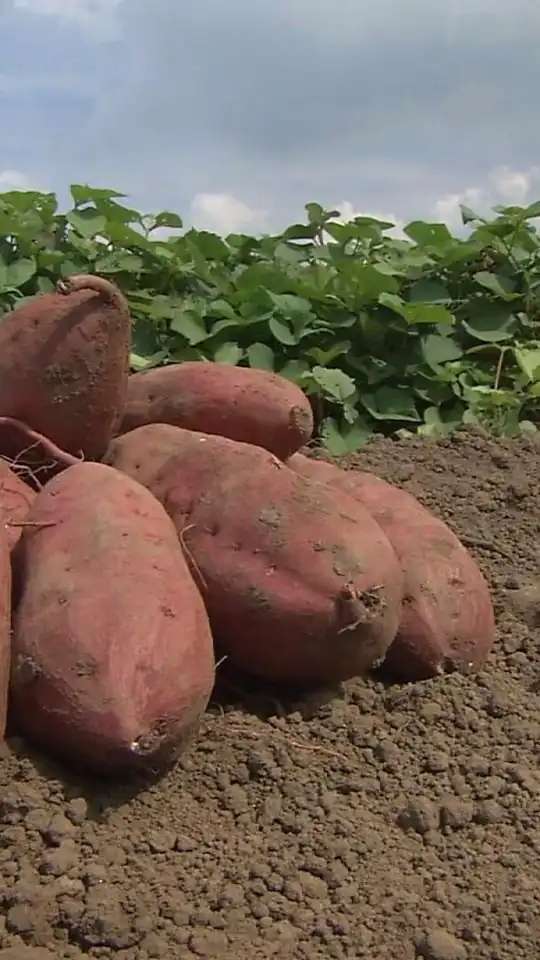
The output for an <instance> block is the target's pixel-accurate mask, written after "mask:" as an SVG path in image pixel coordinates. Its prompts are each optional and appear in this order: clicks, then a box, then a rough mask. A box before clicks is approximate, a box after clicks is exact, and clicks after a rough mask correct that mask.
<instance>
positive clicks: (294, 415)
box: [118, 361, 313, 460]
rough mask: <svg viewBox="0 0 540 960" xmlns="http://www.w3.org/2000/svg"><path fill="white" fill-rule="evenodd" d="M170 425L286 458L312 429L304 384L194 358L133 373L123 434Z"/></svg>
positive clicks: (125, 411) (308, 437)
mask: <svg viewBox="0 0 540 960" xmlns="http://www.w3.org/2000/svg"><path fill="white" fill-rule="evenodd" d="M147 423H169V424H172V425H173V426H177V427H184V428H185V429H187V430H198V431H201V432H203V433H211V434H218V435H220V436H223V437H229V439H231V440H238V441H241V442H243V443H251V444H256V445H258V446H261V447H265V449H267V450H270V452H271V453H274V454H275V455H276V456H277V457H280V458H281V459H282V460H283V459H285V458H286V457H288V456H290V455H291V454H292V453H294V452H295V451H296V450H299V449H300V447H302V446H304V444H306V443H307V442H308V441H309V440H310V439H311V436H312V433H313V413H312V410H311V405H310V403H309V400H308V399H307V397H306V396H305V395H304V394H303V393H302V391H301V390H300V388H299V387H298V386H296V385H295V384H294V383H291V382H290V381H289V380H286V379H285V377H281V376H279V375H278V374H275V373H269V372H268V371H266V370H257V369H249V368H246V367H231V366H227V365H224V364H219V363H206V362H204V361H192V362H188V363H177V364H171V365H170V366H166V367H159V368H155V369H153V370H143V371H141V372H140V373H134V374H132V375H131V376H130V378H129V382H128V396H127V402H126V406H125V410H124V416H123V420H122V424H121V426H120V429H119V431H118V432H119V433H127V432H128V431H129V430H134V429H136V428H137V427H140V426H143V425H145V424H147Z"/></svg>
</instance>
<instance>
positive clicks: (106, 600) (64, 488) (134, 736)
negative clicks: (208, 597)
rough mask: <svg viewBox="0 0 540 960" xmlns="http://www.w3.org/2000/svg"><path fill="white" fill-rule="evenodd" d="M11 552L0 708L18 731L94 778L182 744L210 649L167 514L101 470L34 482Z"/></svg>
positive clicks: (204, 685) (206, 675)
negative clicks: (36, 489) (15, 592)
mask: <svg viewBox="0 0 540 960" xmlns="http://www.w3.org/2000/svg"><path fill="white" fill-rule="evenodd" d="M29 519H30V520H32V521H33V522H34V523H35V524H36V526H34V527H27V528H25V530H24V532H23V534H22V537H21V539H20V541H19V543H18V545H17V547H16V550H15V551H14V565H15V566H16V568H17V569H18V571H19V573H20V579H21V582H22V583H23V585H24V586H23V590H22V596H21V598H20V602H19V604H18V608H17V611H16V614H15V617H14V626H13V651H12V670H11V693H10V706H11V712H12V714H13V718H14V723H15V725H16V726H18V728H19V729H20V730H21V732H22V733H23V735H25V736H27V737H28V738H29V739H31V740H34V741H35V742H36V743H38V744H40V745H42V746H45V747H46V749H47V750H48V751H49V752H52V753H56V754H57V755H58V756H60V757H61V758H63V759H66V760H69V761H71V762H75V763H80V764H81V765H84V766H86V767H87V768H89V769H93V770H94V771H96V772H98V773H107V772H111V773H114V772H116V773H117V772H119V771H124V770H125V771H127V772H129V770H130V769H136V768H152V769H153V768H156V767H159V766H161V765H162V764H163V763H167V762H169V761H170V760H171V759H174V758H175V757H176V756H177V755H178V753H179V752H180V751H181V750H182V749H183V748H184V746H185V745H186V743H187V742H188V741H189V740H190V739H191V737H192V735H193V733H194V731H195V730H196V728H197V726H198V722H199V720H200V717H201V715H202V713H203V711H204V709H205V707H206V704H207V701H208V698H209V696H210V693H211V690H212V685H213V678H214V659H213V644H212V637H211V634H210V628H209V623H208V618H207V615H206V611H205V609H204V605H203V602H202V599H201V596H200V593H199V591H198V590H197V588H196V586H195V584H194V582H193V579H192V577H191V575H190V573H189V570H188V567H187V564H186V561H185V559H184V555H183V552H182V548H181V546H180V544H179V542H178V538H177V535H176V532H175V529H174V526H173V524H172V523H171V521H170V519H169V518H168V517H167V515H166V514H165V512H164V510H163V508H162V507H161V505H160V504H159V503H158V502H157V500H155V499H154V497H153V496H152V495H151V494H150V493H149V491H148V490H146V489H145V488H144V487H142V486H141V485H140V484H138V483H137V482H136V481H134V480H131V479H130V478H128V477H127V476H125V475H123V474H121V473H119V472H117V471H115V470H113V469H112V468H110V467H108V466H105V465H103V464H96V463H84V464H80V465H78V466H74V467H69V468H68V469H67V470H65V471H64V472H63V473H61V474H59V475H57V476H56V477H55V478H54V479H53V480H51V481H49V483H48V484H47V485H46V486H45V487H44V488H43V490H42V491H41V492H40V493H39V494H38V496H37V497H36V500H35V501H34V504H33V507H32V509H31V511H30V514H29Z"/></svg>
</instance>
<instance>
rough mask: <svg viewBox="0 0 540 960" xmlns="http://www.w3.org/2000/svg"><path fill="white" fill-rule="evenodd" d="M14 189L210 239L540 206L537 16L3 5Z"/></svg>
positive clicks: (411, 7)
mask: <svg viewBox="0 0 540 960" xmlns="http://www.w3.org/2000/svg"><path fill="white" fill-rule="evenodd" d="M0 36H1V38H2V62H1V66H0V123H1V129H2V140H1V142H0V189H8V188H11V187H13V186H15V187H25V186H32V187H34V186H36V187H39V188H43V189H52V190H55V191H57V193H58V194H59V197H60V198H61V200H62V202H66V201H67V188H68V186H69V184H70V183H72V182H87V183H91V184H93V185H96V186H107V187H114V188H116V189H119V190H122V191H123V192H125V193H127V194H129V196H130V202H131V203H133V204H134V205H135V206H137V207H138V208H139V209H144V210H158V209H162V208H169V209H173V210H176V211H177V212H179V213H180V214H181V215H182V216H184V217H185V219H186V220H187V221H194V222H195V223H196V224H197V225H198V226H202V227H207V228H209V229H216V230H220V231H227V230H237V229H239V230H246V231H248V232H249V231H253V232H257V231H259V230H266V229H275V228H279V227H280V226H283V225H285V224H286V223H289V222H291V221H292V220H294V219H298V218H299V217H301V216H302V212H303V204H304V203H306V202H307V201H310V200H318V201H319V202H320V203H322V204H324V205H327V206H336V207H338V208H340V209H341V210H342V211H343V214H344V215H345V216H348V215H351V214H352V213H355V212H356V213H360V212H361V213H372V214H378V215H383V216H388V217H390V218H391V219H394V220H395V221H396V222H398V223H399V222H401V221H407V220H410V219H415V218H418V217H422V218H434V219H438V220H442V219H444V220H446V221H447V222H449V223H450V224H451V225H452V226H455V225H456V224H457V222H458V217H459V213H458V206H459V202H460V201H464V202H466V203H468V204H469V205H471V206H473V207H476V208H478V209H480V210H487V209H489V207H490V206H491V205H492V204H493V203H501V202H503V203H504V202H508V203H514V202H515V203H525V202H528V201H529V200H531V199H539V198H540V123H539V122H538V119H537V91H538V90H539V89H540V43H539V41H540V3H539V2H538V0H513V3H512V4H509V3H505V2H503V0H447V2H446V3H445V4H444V5H443V4H437V3H434V2H433V0H0Z"/></svg>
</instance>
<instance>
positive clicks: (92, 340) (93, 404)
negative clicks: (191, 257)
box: [0, 275, 131, 459]
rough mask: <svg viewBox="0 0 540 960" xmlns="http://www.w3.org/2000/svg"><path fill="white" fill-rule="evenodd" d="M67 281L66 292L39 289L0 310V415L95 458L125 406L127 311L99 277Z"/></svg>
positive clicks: (129, 338)
mask: <svg viewBox="0 0 540 960" xmlns="http://www.w3.org/2000/svg"><path fill="white" fill-rule="evenodd" d="M66 284H67V286H66V290H67V291H68V292H66V293H46V294H43V295H41V296H39V297H37V298H36V299H35V300H33V301H31V302H30V303H28V304H25V306H23V307H20V308H19V309H17V310H14V311H12V312H11V313H8V314H5V315H4V316H3V317H2V322H1V323H0V357H1V360H0V416H6V417H14V418H16V419H18V420H22V421H24V422H25V423H26V424H27V425H28V426H29V427H31V428H33V429H34V430H37V431H38V432H39V433H42V434H44V436H46V437H48V438H49V439H50V440H52V441H53V442H54V443H56V444H58V446H59V447H61V448H62V449H64V450H66V451H68V452H69V453H72V454H75V455H78V454H79V453H83V454H84V456H85V457H87V458H88V459H99V458H101V457H102V456H103V454H104V453H105V450H106V449H107V446H108V443H109V441H110V439H111V437H112V436H113V435H114V432H115V430H116V427H117V425H118V422H119V418H120V416H121V412H122V410H123V408H124V403H125V399H126V391H127V381H128V374H129V353H130V343H131V319H130V316H129V313H128V310H127V306H126V303H125V301H124V299H123V297H122V296H121V294H120V293H119V291H118V290H117V288H116V287H115V286H114V285H113V284H111V283H110V282H109V281H108V280H105V279H104V278H103V277H95V276H86V275H81V276H79V277H71V278H69V280H67V281H66ZM69 291H71V292H69Z"/></svg>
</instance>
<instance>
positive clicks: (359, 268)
mask: <svg viewBox="0 0 540 960" xmlns="http://www.w3.org/2000/svg"><path fill="white" fill-rule="evenodd" d="M71 196H72V201H73V206H72V209H71V210H69V211H67V212H60V211H59V210H58V204H57V199H56V197H55V195H54V194H52V193H38V192H36V191H25V192H22V191H11V192H7V193H2V194H0V311H2V312H6V311H8V310H12V309H14V308H15V307H17V306H19V305H21V304H22V303H24V302H25V300H27V299H28V298H31V297H34V296H35V295H36V294H39V293H44V292H47V291H50V290H53V289H54V285H55V282H56V280H57V279H58V278H59V277H60V276H62V275H69V274H73V273H98V274H102V275H104V276H108V277H110V278H111V279H112V280H114V281H115V283H117V284H118V286H119V287H120V288H121V290H122V291H123V292H124V294H125V295H126V297H127V299H128V301H129V305H130V309H131V313H132V317H133V322H134V337H133V354H132V357H131V362H132V368H133V370H142V369H145V368H148V367H151V366H157V365H160V364H165V363H171V362H182V361H185V360H190V359H208V360H214V361H217V362H218V363H225V364H233V365H247V366H252V367H261V368H263V369H266V370H273V371H276V372H279V373H281V374H282V375H283V376H285V377H288V378H290V379H291V380H294V381H295V382H297V383H298V384H300V385H301V386H302V388H303V389H304V390H305V391H306V392H307V393H308V395H309V396H310V397H311V399H312V403H313V407H314V410H315V413H316V418H317V430H318V435H319V436H320V438H321V439H322V441H323V442H324V443H325V444H326V445H327V446H328V448H329V449H330V450H331V451H332V452H334V453H341V452H347V451H351V450H355V449H357V448H359V447H361V446H362V444H363V443H365V442H366V440H367V439H368V438H369V437H370V435H371V434H372V433H373V432H383V433H387V434H395V433H414V434H420V435H425V436H444V435H446V434H448V433H450V432H451V431H452V430H454V429H456V427H458V426H459V425H460V424H471V423H475V424H481V425H483V426H484V427H487V428H488V429H490V430H491V431H492V432H493V433H495V434H497V435H501V436H514V435H516V434H518V433H520V432H522V431H534V430H536V429H537V426H538V422H539V420H540V417H539V411H540V236H539V234H538V232H537V230H536V227H535V223H534V221H535V220H536V218H538V217H540V203H534V204H531V205H530V206H528V207H516V206H511V207H496V208H495V210H494V214H495V216H494V218H492V219H490V220H487V219H485V218H482V217H481V216H479V215H478V214H476V213H474V211H472V210H470V209H469V208H467V207H462V217H463V222H464V224H466V225H467V227H468V231H469V232H468V235H467V236H466V237H455V236H453V235H452V234H451V233H450V231H449V230H448V229H447V227H446V226H445V225H444V224H441V223H425V222H423V221H419V220H418V221H413V222H411V223H409V224H408V225H407V226H406V227H405V228H404V237H403V238H401V239H395V238H393V237H390V236H388V235H387V234H388V231H389V230H390V229H391V228H393V227H394V224H392V223H389V222H385V221H381V220H377V219H375V218H372V217H356V218H355V219H353V220H351V221H349V222H347V223H343V222H341V221H340V220H339V214H338V211H336V210H324V209H323V207H321V206H320V205H319V204H317V203H308V204H307V205H306V207H305V211H306V219H305V222H304V223H296V224H293V225H291V226H289V227H288V228H287V229H286V230H285V231H284V232H283V233H282V234H279V235H273V236H260V237H251V236H246V235H243V234H230V235H229V236H227V237H224V238H223V237H220V236H217V235H216V234H213V233H209V232H208V231H205V230H195V229H187V230H186V229H184V227H183V224H182V220H181V218H180V217H179V216H178V215H177V214H176V213H173V212H169V211H162V212H161V213H158V214H156V215H145V214H141V213H139V212H138V211H137V210H134V209H132V208H131V207H129V206H127V205H126V203H125V201H126V197H125V195H123V194H121V193H119V192H118V191H115V190H106V189H97V188H94V187H89V186H87V185H81V184H74V185H73V186H72V187H71Z"/></svg>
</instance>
